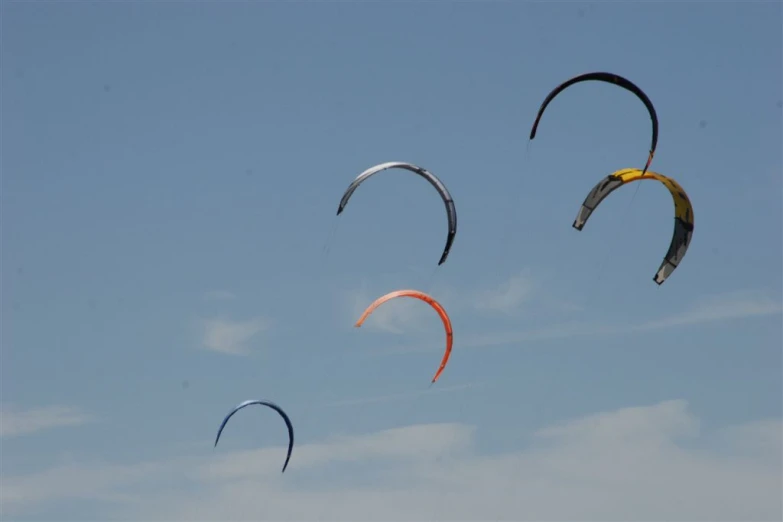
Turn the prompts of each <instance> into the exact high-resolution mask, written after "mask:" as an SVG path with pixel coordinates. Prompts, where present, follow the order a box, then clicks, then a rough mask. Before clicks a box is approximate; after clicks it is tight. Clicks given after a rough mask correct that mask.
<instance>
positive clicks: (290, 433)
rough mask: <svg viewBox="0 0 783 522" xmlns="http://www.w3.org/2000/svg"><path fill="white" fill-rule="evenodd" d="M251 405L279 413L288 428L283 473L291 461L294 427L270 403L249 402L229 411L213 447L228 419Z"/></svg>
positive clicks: (278, 409) (289, 420)
mask: <svg viewBox="0 0 783 522" xmlns="http://www.w3.org/2000/svg"><path fill="white" fill-rule="evenodd" d="M251 404H260V405H261V406H268V407H269V408H272V409H273V410H275V411H276V412H277V413H279V414H280V416H281V417H283V420H284V421H285V424H286V426H288V455H287V456H286V458H285V464H283V471H282V472H285V468H286V467H288V461H289V460H291V452H292V451H293V449H294V426H293V425H292V424H291V419H289V418H288V415H286V413H285V412H284V411H283V409H282V408H281V407H280V406H278V405H277V404H274V403H272V402H266V401H256V400H250V401H245V402H243V403H242V404H240V405H239V406H237V407H236V408H234V409H233V410H231V413H229V414H228V415H226V418H225V419H223V424H221V425H220V429H219V430H218V432H217V437H215V447H217V443H218V440H220V433H221V432H222V431H223V428H224V427H225V426H226V423H227V422H228V419H230V418H231V416H232V415H234V414H235V413H236V412H238V411H239V410H241V409H242V408H244V407H245V406H250V405H251Z"/></svg>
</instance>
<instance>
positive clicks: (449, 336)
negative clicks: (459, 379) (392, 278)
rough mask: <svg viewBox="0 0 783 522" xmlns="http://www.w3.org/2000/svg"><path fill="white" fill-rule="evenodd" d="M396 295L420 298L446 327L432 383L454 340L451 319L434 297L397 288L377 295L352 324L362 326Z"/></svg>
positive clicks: (437, 376) (444, 362) (437, 375)
mask: <svg viewBox="0 0 783 522" xmlns="http://www.w3.org/2000/svg"><path fill="white" fill-rule="evenodd" d="M397 297H413V298H415V299H421V300H422V301H424V302H425V303H427V304H428V305H430V306H431V307H433V308H434V309H435V311H436V312H438V315H439V316H440V319H441V321H443V327H444V328H445V329H446V351H445V352H444V354H443V359H442V360H441V361H440V367H438V371H437V372H435V377H433V378H432V384H434V383H435V381H437V380H438V378H439V377H440V374H441V373H443V369H444V368H445V367H446V363H447V362H449V356H451V346H452V344H453V342H454V331H453V330H452V328H451V319H449V316H448V314H447V313H446V310H444V309H443V307H442V306H441V305H440V303H439V302H437V301H436V300H435V299H433V298H432V297H430V296H429V295H427V294H425V293H424V292H419V291H418V290H397V291H394V292H389V293H388V294H386V295H384V296H381V297H379V298H378V299H376V300H375V301H374V302H373V303H372V304H371V305H370V306H368V307H367V310H365V311H364V313H363V314H362V316H361V317H359V320H358V321H356V324H355V325H354V326H355V327H357V328H359V327H360V326H362V323H364V321H365V319H367V317H369V316H370V314H371V313H373V311H374V310H375V309H376V308H378V307H379V306H381V305H382V304H383V303H385V302H386V301H388V300H390V299H395V298H397Z"/></svg>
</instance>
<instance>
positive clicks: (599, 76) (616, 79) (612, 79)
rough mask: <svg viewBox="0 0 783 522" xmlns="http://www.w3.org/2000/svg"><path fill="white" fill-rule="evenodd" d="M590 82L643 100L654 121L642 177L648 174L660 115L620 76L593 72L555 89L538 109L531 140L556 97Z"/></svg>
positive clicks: (647, 100) (639, 92)
mask: <svg viewBox="0 0 783 522" xmlns="http://www.w3.org/2000/svg"><path fill="white" fill-rule="evenodd" d="M590 80H595V81H601V82H607V83H613V84H615V85H617V86H619V87H622V88H623V89H627V90H629V91H631V92H632V93H634V94H635V95H636V96H637V97H638V98H639V99H640V100H642V103H644V106H645V107H647V111H648V112H649V113H650V119H651V120H652V144H651V145H650V155H649V156H648V157H647V164H646V165H645V166H644V170H642V175H644V173H645V172H647V169H649V168H650V163H652V159H653V156H654V155H655V148H656V147H657V146H658V115H657V114H656V112H655V107H654V106H653V104H652V102H651V101H650V98H648V97H647V95H646V94H645V93H644V91H643V90H641V89H640V88H639V87H637V86H636V84H634V83H633V82H632V81H630V80H628V79H626V78H623V77H622V76H620V75H618V74H614V73H609V72H591V73H586V74H580V75H579V76H575V77H573V78H571V79H570V80H567V81H565V82H563V83H561V84H560V85H558V86H557V87H555V88H554V89H553V90H552V92H550V93H549V94H548V95H547V97H546V98H545V99H544V103H542V104H541V107H540V108H539V109H538V114H537V115H536V121H535V123H533V128H532V129H530V139H531V140H532V139H533V138H535V137H536V130H537V129H538V122H539V121H540V120H541V116H543V115H544V110H545V109H546V107H547V105H549V102H551V101H552V100H554V99H555V96H557V95H558V94H560V93H561V92H562V91H564V90H566V89H567V88H569V87H570V86H572V85H574V84H575V83H579V82H586V81H590Z"/></svg>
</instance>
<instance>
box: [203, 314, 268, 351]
mask: <svg viewBox="0 0 783 522" xmlns="http://www.w3.org/2000/svg"><path fill="white" fill-rule="evenodd" d="M270 326H271V321H270V320H269V319H266V318H263V317H256V318H254V319H248V320H245V321H231V320H228V319H207V320H205V321H204V322H203V327H204V341H203V342H204V346H205V347H206V348H207V349H209V350H213V351H215V352H220V353H227V354H231V355H246V354H248V353H249V349H248V347H247V342H248V341H249V340H250V339H251V338H253V337H254V336H255V335H256V334H258V333H259V332H261V331H264V330H266V329H268V328H269V327H270Z"/></svg>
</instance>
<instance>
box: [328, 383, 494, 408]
mask: <svg viewBox="0 0 783 522" xmlns="http://www.w3.org/2000/svg"><path fill="white" fill-rule="evenodd" d="M480 387H482V384H481V383H477V382H476V383H467V384H459V385H454V386H443V387H439V388H430V389H427V390H420V391H415V392H406V393H392V394H389V395H379V396H376V397H362V398H357V399H343V400H339V401H334V402H330V403H327V404H326V406H332V407H338V406H360V405H365V404H376V403H379V402H395V401H403V400H408V399H415V398H417V397H421V396H422V395H435V394H439V393H453V392H456V391H463V390H470V389H476V388H480Z"/></svg>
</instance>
